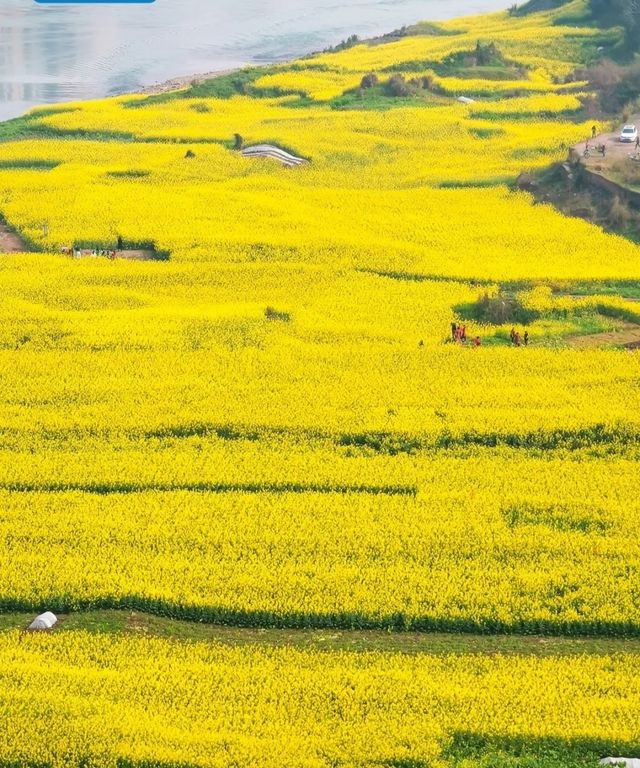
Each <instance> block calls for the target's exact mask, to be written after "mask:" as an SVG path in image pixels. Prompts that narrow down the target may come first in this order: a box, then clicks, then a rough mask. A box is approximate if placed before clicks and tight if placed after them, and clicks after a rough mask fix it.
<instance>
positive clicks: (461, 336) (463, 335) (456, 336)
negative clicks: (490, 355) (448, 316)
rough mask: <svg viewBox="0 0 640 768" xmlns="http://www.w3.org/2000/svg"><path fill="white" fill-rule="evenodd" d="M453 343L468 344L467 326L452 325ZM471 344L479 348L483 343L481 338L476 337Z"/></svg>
mask: <svg viewBox="0 0 640 768" xmlns="http://www.w3.org/2000/svg"><path fill="white" fill-rule="evenodd" d="M451 341H453V342H455V343H456V344H466V343H467V341H469V339H468V338H467V326H466V325H460V324H459V323H451ZM471 343H472V345H473V346H474V347H479V346H480V345H481V344H482V342H481V341H480V337H479V336H475V337H474V338H473V339H471Z"/></svg>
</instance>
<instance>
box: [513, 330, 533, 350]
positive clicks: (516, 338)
mask: <svg viewBox="0 0 640 768" xmlns="http://www.w3.org/2000/svg"><path fill="white" fill-rule="evenodd" d="M510 336H511V343H512V344H513V346H514V347H522V346H523V345H524V346H525V347H528V346H529V331H525V332H524V333H523V334H522V335H520V331H516V329H515V328H512V329H511V333H510Z"/></svg>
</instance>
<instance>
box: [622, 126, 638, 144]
mask: <svg viewBox="0 0 640 768" xmlns="http://www.w3.org/2000/svg"><path fill="white" fill-rule="evenodd" d="M637 139H638V129H637V127H636V126H635V125H625V127H624V128H623V129H622V131H621V132H620V141H622V142H625V143H626V144H630V143H632V142H634V141H637Z"/></svg>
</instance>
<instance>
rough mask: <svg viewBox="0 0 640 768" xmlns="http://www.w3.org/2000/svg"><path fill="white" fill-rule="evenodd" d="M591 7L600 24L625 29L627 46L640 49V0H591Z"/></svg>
mask: <svg viewBox="0 0 640 768" xmlns="http://www.w3.org/2000/svg"><path fill="white" fill-rule="evenodd" d="M589 6H590V8H591V13H592V14H593V16H594V17H595V18H596V19H597V20H598V22H600V23H601V24H603V25H605V26H620V27H623V28H624V30H625V34H626V38H627V44H628V45H629V46H630V47H631V48H633V49H634V50H638V49H640V0H589Z"/></svg>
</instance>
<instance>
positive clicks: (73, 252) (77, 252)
mask: <svg viewBox="0 0 640 768" xmlns="http://www.w3.org/2000/svg"><path fill="white" fill-rule="evenodd" d="M61 251H62V253H64V254H66V255H67V256H72V257H73V258H74V259H80V258H82V256H92V257H94V258H96V257H98V256H103V257H105V258H107V259H115V258H116V253H117V252H116V251H114V250H104V249H103V248H91V249H87V250H82V249H80V248H69V247H68V246H63V247H62V248H61Z"/></svg>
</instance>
